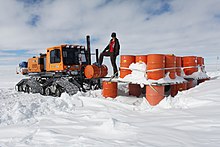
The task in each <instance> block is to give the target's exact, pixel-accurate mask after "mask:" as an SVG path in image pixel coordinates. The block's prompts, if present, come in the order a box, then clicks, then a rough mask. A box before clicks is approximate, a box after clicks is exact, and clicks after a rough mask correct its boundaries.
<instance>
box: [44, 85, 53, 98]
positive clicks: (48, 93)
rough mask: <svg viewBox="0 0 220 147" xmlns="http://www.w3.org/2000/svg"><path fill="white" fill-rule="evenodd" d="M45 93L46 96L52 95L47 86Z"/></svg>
mask: <svg viewBox="0 0 220 147" xmlns="http://www.w3.org/2000/svg"><path fill="white" fill-rule="evenodd" d="M45 95H46V96H50V95H52V92H51V89H50V87H47V88H46V89H45Z"/></svg>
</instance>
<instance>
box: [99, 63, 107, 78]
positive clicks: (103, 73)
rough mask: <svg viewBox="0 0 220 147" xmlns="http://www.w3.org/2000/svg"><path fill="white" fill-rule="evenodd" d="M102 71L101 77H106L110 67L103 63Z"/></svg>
mask: <svg viewBox="0 0 220 147" xmlns="http://www.w3.org/2000/svg"><path fill="white" fill-rule="evenodd" d="M100 71H101V73H100V74H101V75H100V78H101V77H105V76H106V75H107V74H108V67H107V66H106V65H101V70H100Z"/></svg>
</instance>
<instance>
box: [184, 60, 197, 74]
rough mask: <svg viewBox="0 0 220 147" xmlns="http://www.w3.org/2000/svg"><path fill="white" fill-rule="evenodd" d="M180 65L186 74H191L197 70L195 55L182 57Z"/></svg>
mask: <svg viewBox="0 0 220 147" xmlns="http://www.w3.org/2000/svg"><path fill="white" fill-rule="evenodd" d="M182 67H183V68H184V69H183V71H184V73H185V74H186V75H191V74H193V73H194V72H197V71H198V67H197V57H196V56H185V57H182Z"/></svg>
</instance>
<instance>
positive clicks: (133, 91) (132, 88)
mask: <svg viewBox="0 0 220 147" xmlns="http://www.w3.org/2000/svg"><path fill="white" fill-rule="evenodd" d="M128 89H129V95H133V96H136V97H139V96H140V95H141V91H142V90H141V86H140V85H139V84H129V85H128Z"/></svg>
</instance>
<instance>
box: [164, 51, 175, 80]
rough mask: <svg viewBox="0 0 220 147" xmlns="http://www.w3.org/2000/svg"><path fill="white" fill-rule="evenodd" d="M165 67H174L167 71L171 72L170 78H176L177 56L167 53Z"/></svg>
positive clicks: (166, 71)
mask: <svg viewBox="0 0 220 147" xmlns="http://www.w3.org/2000/svg"><path fill="white" fill-rule="evenodd" d="M165 67H166V68H172V69H166V70H165V73H168V72H170V75H169V76H170V78H171V79H175V78H176V75H175V74H176V56H174V55H165Z"/></svg>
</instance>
